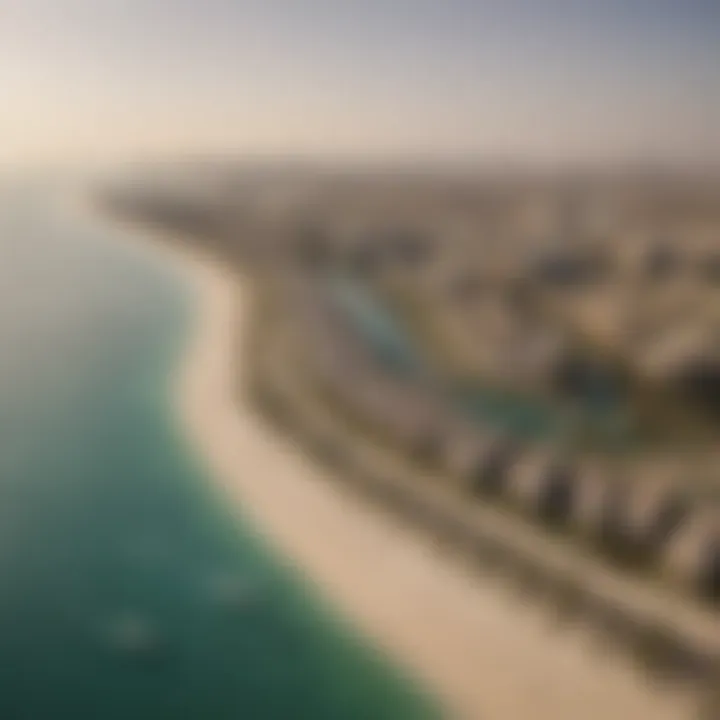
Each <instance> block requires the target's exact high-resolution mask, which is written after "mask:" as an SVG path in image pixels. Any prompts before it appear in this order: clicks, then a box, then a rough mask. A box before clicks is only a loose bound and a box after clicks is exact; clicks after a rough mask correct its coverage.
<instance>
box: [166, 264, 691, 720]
mask: <svg viewBox="0 0 720 720" xmlns="http://www.w3.org/2000/svg"><path fill="white" fill-rule="evenodd" d="M172 257H173V261H174V262H177V263H179V266H180V267H181V269H182V271H183V272H184V273H185V274H186V275H187V276H188V278H189V279H190V281H191V283H192V287H193V288H194V289H195V292H196V296H197V303H198V305H197V315H196V320H195V327H194V330H193V333H192V336H191V339H190V341H189V343H190V345H189V348H188V351H187V355H186V358H185V360H184V362H183V365H182V368H181V373H180V381H179V387H178V391H179V392H178V400H179V410H180V412H181V414H182V419H183V422H184V423H185V426H186V428H187V432H188V433H189V436H190V439H191V442H192V443H193V444H194V445H195V447H196V448H197V450H198V451H199V452H200V453H202V455H203V456H204V457H205V458H206V460H207V463H208V465H209V469H210V471H211V473H212V475H213V477H214V478H215V479H216V481H217V482H218V484H219V487H220V488H221V490H222V492H224V493H225V494H226V495H227V497H228V498H229V499H231V500H232V501H233V502H236V503H237V505H238V507H239V508H241V510H242V512H243V514H245V515H246V516H248V517H250V518H251V520H252V521H253V522H254V523H255V525H256V527H257V528H258V529H259V530H260V531H261V532H262V533H263V534H264V535H266V536H267V537H268V539H269V542H270V543H271V545H272V546H273V547H275V548H276V549H277V551H278V552H279V553H281V554H282V555H283V556H285V557H286V558H288V559H289V560H290V561H291V562H293V563H295V564H296V565H297V566H298V567H299V568H300V569H301V570H302V571H303V572H304V573H305V574H306V575H307V576H308V577H309V579H310V580H311V581H312V582H313V583H314V584H315V585H316V586H317V587H318V588H319V589H320V592H321V593H322V594H323V595H324V596H325V597H326V598H327V599H328V600H329V601H330V602H331V603H333V605H334V606H335V607H337V608H338V611H339V612H340V614H341V615H342V616H343V617H345V618H347V619H348V621H349V622H350V623H351V624H352V625H353V627H355V628H356V629H357V630H358V631H359V632H360V633H361V634H363V635H364V636H365V637H367V638H369V639H370V640H371V641H372V642H373V643H374V644H375V645H376V646H377V647H379V648H380V649H381V650H382V651H383V652H385V653H386V654H387V655H388V656H389V657H390V658H391V660H392V661H393V662H395V663H396V664H398V665H400V666H401V667H403V668H405V669H406V670H407V671H408V672H409V673H410V674H411V675H412V676H414V677H416V678H417V679H418V681H419V682H421V683H422V684H424V685H426V686H427V687H429V688H430V690H431V692H433V693H434V694H435V695H436V696H437V697H438V698H439V700H440V702H441V703H442V705H443V706H444V707H445V708H446V710H447V716H448V717H452V718H468V719H470V720H527V719H528V718H549V719H550V718H552V720H565V719H567V720H577V719H578V718H583V720H605V719H606V718H610V717H612V718H617V720H622V719H624V718H628V719H630V718H633V719H642V718H648V719H650V718H652V719H653V720H664V719H667V720H680V719H681V718H689V717H692V713H691V702H690V699H689V698H688V697H686V696H683V695H681V694H679V693H677V692H672V691H670V690H667V689H664V688H662V687H657V686H654V687H651V686H650V685H649V684H648V683H647V681H646V680H644V679H643V677H642V675H641V674H640V673H639V672H638V671H637V670H636V669H635V668H634V667H633V665H632V664H631V662H630V661H629V660H627V659H626V658H624V657H623V656H622V655H621V654H620V653H619V652H615V651H611V650H609V649H607V648H603V646H602V642H601V640H600V639H599V638H598V637H597V636H594V635H593V634H592V633H591V631H589V630H583V629H581V628H568V629H564V630H559V629H558V628H557V627H556V626H554V625H553V622H552V619H551V618H550V615H549V613H547V612H543V610H542V608H540V607H538V608H535V607H531V606H529V605H528V604H526V603H525V602H524V601H523V600H521V599H520V598H519V597H518V596H515V595H513V593H512V591H511V590H510V588H509V587H505V586H503V584H502V582H501V581H500V580H498V579H486V578H483V577H481V576H479V575H472V574H470V573H468V572H467V570H466V568H464V567H463V565H462V562H461V561H460V560H456V559H454V558H453V557H452V556H450V555H448V554H447V553H443V552H442V551H441V550H440V549H438V548H436V547H435V546H434V545H433V544H432V542H431V541H430V540H429V539H428V538H426V537H424V536H422V534H420V533H416V532H415V531H413V530H410V529H408V528H407V527H406V526H404V525H400V524H399V523H398V524H396V523H394V522H393V520H392V518H391V517H389V516H387V515H386V514H384V513H382V512H380V511H379V510H377V509H375V508H373V507H372V506H371V505H369V504H367V503H366V502H364V501H362V500H360V499H358V498H355V497H354V496H352V495H351V494H349V493H347V492H343V489H342V486H341V484H338V483H333V482H332V481H331V480H329V479H328V478H327V477H323V473H324V471H323V470H322V469H320V468H319V467H316V466H315V464H313V463H312V462H311V460H310V459H308V458H306V457H305V456H304V455H303V454H302V452H300V450H299V449H298V448H295V447H293V446H292V445H291V444H290V443H289V442H288V441H286V440H284V439H283V438H281V437H279V436H278V435H276V434H275V433H274V432H273V430H272V429H271V428H269V427H267V426H265V425H264V424H263V423H262V422H261V421H260V420H259V419H258V417H257V416H256V415H255V414H254V413H253V412H252V410H251V409H250V408H247V407H244V406H243V405H242V404H239V403H238V402H237V401H236V399H235V395H234V393H233V390H232V386H233V382H234V377H235V376H236V373H237V372H238V367H237V363H238V362H240V361H241V359H240V358H238V356H237V354H234V353H233V352H232V349H233V343H234V342H235V340H236V338H237V335H236V333H238V332H239V333H242V329H243V324H244V323H245V322H246V321H247V312H246V307H247V302H246V293H247V290H246V289H244V288H243V287H242V285H241V284H240V283H239V282H238V281H237V279H235V278H234V277H232V276H231V275H230V274H229V272H228V271H226V270H225V269H223V268H222V267H220V266H218V265H216V264H213V263H210V262H207V261H196V260H195V259H192V258H189V257H187V256H184V255H176V254H175V253H174V252H173V253H172Z"/></svg>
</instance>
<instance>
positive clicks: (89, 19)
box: [0, 0, 720, 165]
mask: <svg viewBox="0 0 720 720" xmlns="http://www.w3.org/2000/svg"><path fill="white" fill-rule="evenodd" d="M185 153H220V154H222V153H234V154H242V153H249V154H261V155H263V154H280V155H287V154H301V155H310V156H313V155H322V156H325V155H331V156H336V155H337V156H360V157H362V156H382V157H386V156H389V157H395V156H397V157H405V156H411V157H414V156H423V157H431V158H433V157H440V158H459V159H463V158H468V157H473V158H475V157H477V158H495V159H503V158H510V159H517V160H519V161H523V162H524V161H527V162H539V163H543V162H575V161H579V162H587V161H589V162H614V161H617V160H622V161H627V160H630V161H641V162H642V161H648V160H653V161H661V162H678V163H699V162H705V163H718V164H720V1H719V0H603V1H602V2H600V1H599V0H0V164H5V165H12V164H23V163H43V162H62V161H65V160H68V161H88V162H94V161H98V162H100V161H106V160H114V159H128V158H140V157H145V156H172V155H175V154H185Z"/></svg>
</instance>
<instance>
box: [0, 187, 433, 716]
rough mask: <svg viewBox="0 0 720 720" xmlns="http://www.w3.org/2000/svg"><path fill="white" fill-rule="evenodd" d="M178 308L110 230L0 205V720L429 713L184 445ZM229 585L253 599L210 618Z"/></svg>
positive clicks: (182, 316)
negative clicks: (173, 380)
mask: <svg viewBox="0 0 720 720" xmlns="http://www.w3.org/2000/svg"><path fill="white" fill-rule="evenodd" d="M190 312H191V300H190V297H189V296H188V295H187V291H186V289H185V288H184V287H183V286H182V284H181V283H180V282H179V281H178V280H177V278H174V277H172V276H171V275H170V274H168V272H167V271H163V270H161V269H160V268H158V267H155V266H154V265H153V264H152V263H151V262H149V261H148V260H147V258H146V257H144V256H143V254H142V251H141V250H138V249H136V248H133V247H132V246H131V245H130V244H128V243H126V242H124V239H123V237H122V234H121V233H120V231H119V230H114V231H112V232H111V231H110V229H109V228H102V227H101V226H100V225H93V224H90V223H85V222H81V221H79V220H77V219H74V220H72V219H70V218H65V219H62V218H61V217H59V216H58V215H57V214H56V213H54V212H53V211H52V209H51V204H50V203H49V201H48V194H47V192H46V191H44V190H43V191H40V190H37V189H35V190H32V191H31V190H29V189H27V188H25V189H23V190H22V191H20V190H16V191H11V190H7V189H6V190H5V191H3V193H2V195H0V718H2V720H16V719H17V720H25V719H27V720H46V719H47V720H65V719H66V718H67V719H68V720H69V719H73V720H85V719H88V720H90V719H92V720H96V719H97V720H112V719H113V718H118V719H120V718H123V719H126V718H134V719H135V720H142V719H144V718H148V719H150V718H153V720H160V719H163V718H173V719H174V718H178V719H184V718H188V719H190V718H193V719H195V718H197V719H206V718H207V719H214V720H223V719H225V718H234V719H238V718H243V719H245V718H248V719H250V720H254V719H255V718H257V719H258V720H263V719H264V718H268V719H273V720H274V719H275V718H277V719H283V720H284V719H286V718H300V719H303V718H308V719H312V720H315V719H317V720H324V719H328V720H335V719H338V720H346V719H347V720H353V719H357V720H365V719H367V720H376V719H382V718H388V720H396V719H399V720H402V719H403V718H412V719H413V720H414V719H415V718H431V717H437V716H438V713H437V712H436V711H435V710H434V709H433V707H432V705H431V703H430V702H429V701H428V700H427V699H426V698H425V697H422V696H421V695H420V694H419V693H418V692H417V690H416V689H415V688H414V687H413V686H412V685H411V684H410V683H409V682H408V681H407V680H406V679H405V678H403V677H400V676H399V674H398V673H397V672H396V671H395V670H393V669H391V668H390V667H389V666H388V665H387V664H385V663H384V662H383V660H382V659H381V658H380V657H378V656H377V655H376V654H375V653H374V652H373V651H372V650H371V649H369V648H368V647H366V646H365V645H364V644H363V643H362V642H360V641H358V640H356V639H355V638H354V637H353V636H352V635H351V633H350V632H349V631H348V630H347V629H346V628H345V626H343V624H342V623H341V622H340V621H339V620H337V619H335V616H334V615H333V613H332V612H331V611H330V610H329V609H328V608H327V607H325V606H324V605H323V604H322V601H321V600H320V599H319V598H318V597H317V595H316V593H315V592H314V591H313V590H312V589H310V588H309V587H307V586H306V585H305V584H304V583H303V582H302V578H301V577H300V576H299V575H297V574H296V573H295V572H294V571H293V570H292V568H291V567H289V566H287V565H286V564H284V563H282V562H280V561H279V560H278V559H277V558H274V557H272V556H271V555H270V553H269V552H268V551H267V550H266V549H265V547H264V545H263V543H262V541H261V539H260V538H259V537H258V536H257V534H256V533H254V532H253V530H252V528H250V527H249V526H248V525H247V524H246V523H245V522H243V521H242V520H241V519H238V518H237V517H236V516H235V515H234V514H233V515H231V514H230V513H229V511H228V510H226V509H225V506H224V505H223V503H222V500H221V499H220V498H219V497H217V496H216V495H215V494H214V490H213V486H212V483H211V482H208V481H207V478H206V477H205V475H204V473H203V469H202V465H201V461H200V460H199V459H197V458H195V457H194V456H193V455H192V454H191V452H190V451H189V450H188V448H187V447H186V446H185V445H184V444H183V442H182V439H181V435H180V432H179V430H178V428H177V427H176V425H175V422H174V420H173V417H172V414H171V412H170V407H171V405H170V393H171V385H170V383H169V380H168V379H169V377H170V375H171V372H172V370H173V368H174V367H175V366H176V364H177V362H178V359H179V357H180V355H181V352H182V348H183V344H184V342H185V340H186V335H187V329H188V319H189V316H190ZM228 579H229V580H231V581H232V583H235V586H236V587H237V586H239V587H246V588H248V587H249V588H251V589H252V592H251V593H250V594H249V596H248V597H249V598H250V599H249V600H248V601H246V602H240V603H238V604H233V603H224V602H221V600H222V597H221V596H218V595H217V593H215V592H214V591H213V587H215V586H216V585H217V583H218V581H219V580H222V581H223V582H227V581H228ZM408 602H412V598H408ZM127 616H129V617H130V618H133V620H132V621H131V623H130V624H132V623H135V625H136V626H137V625H138V624H140V625H141V626H142V627H143V628H144V629H145V630H144V632H145V637H146V639H147V638H148V637H149V638H150V640H148V641H147V642H146V643H145V644H144V645H143V643H142V642H141V643H140V646H139V650H138V651H137V652H135V653H133V652H132V651H131V649H124V646H123V642H130V641H129V640H128V638H127V637H126V636H123V635H122V634H121V635H120V636H118V634H117V627H118V623H121V622H122V620H121V618H123V617H127ZM130 634H132V633H130ZM118 637H119V638H120V639H119V640H118ZM123 638H124V639H123Z"/></svg>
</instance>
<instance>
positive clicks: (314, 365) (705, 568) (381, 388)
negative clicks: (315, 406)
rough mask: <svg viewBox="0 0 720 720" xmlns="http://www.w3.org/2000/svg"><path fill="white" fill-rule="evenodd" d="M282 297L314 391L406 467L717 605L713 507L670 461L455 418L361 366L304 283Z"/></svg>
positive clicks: (344, 330) (332, 310)
mask: <svg viewBox="0 0 720 720" xmlns="http://www.w3.org/2000/svg"><path fill="white" fill-rule="evenodd" d="M299 287H302V288H303V290H302V291H301V292H300V291H297V288H296V292H295V293H294V295H293V296H292V299H291V300H288V302H290V303H291V306H290V307H291V308H292V310H291V311H290V310H288V312H292V314H293V317H294V318H295V320H296V327H297V329H298V334H297V343H296V346H297V348H298V351H299V353H300V357H301V358H302V362H303V366H304V368H305V371H306V372H307V373H308V376H310V377H312V378H313V382H314V384H316V386H318V387H322V388H323V390H324V391H326V392H327V393H328V394H329V395H331V396H332V397H333V398H334V399H335V400H336V401H339V402H340V403H341V405H342V406H343V409H344V410H346V411H348V412H350V413H351V414H352V415H353V416H354V417H355V418H358V419H360V420H361V421H362V422H363V423H364V424H365V425H367V426H369V427H372V428H373V429H374V430H375V431H377V432H378V433H380V434H381V435H382V436H383V437H384V438H386V439H389V440H391V441H392V442H393V443H394V444H395V445H396V446H397V447H400V448H402V449H403V451H405V452H407V453H408V454H410V455H412V456H414V457H415V458H416V460H418V461H420V462H422V463H426V462H428V461H430V462H433V463H435V464H437V466H438V467H440V468H441V469H442V472H443V474H444V475H446V476H447V478H448V481H450V482H452V483H453V484H455V485H456V486H459V487H462V488H463V489H464V490H465V491H466V492H468V493H470V494H472V495H473V496H475V497H477V498H478V499H482V500H488V501H489V500H492V501H494V502H501V503H503V504H505V505H507V506H508V507H511V508H514V509H515V510H516V511H517V512H518V513H521V514H523V515H525V516H527V517H528V519H530V520H534V521H538V522H541V523H543V524H544V525H547V526H548V527H555V528H556V529H562V530H564V531H566V532H567V533H568V538H574V539H573V540H571V541H572V542H584V543H586V544H587V545H588V546H590V547H593V548H595V549H597V550H599V551H600V553H601V554H603V555H604V556H606V557H607V558H608V559H610V560H612V561H614V562H616V563H620V564H623V565H627V566H629V567H630V568H632V569H634V570H638V571H641V572H646V573H648V574H660V575H661V576H663V577H664V578H665V579H667V580H670V581H671V583H674V584H675V585H676V586H678V587H680V588H683V589H684V590H685V591H686V592H689V594H691V595H695V596H697V597H701V598H703V599H705V600H709V601H718V600H720V504H717V503H713V502H712V501H710V500H703V501H700V500H698V499H697V498H695V497H693V496H692V494H691V493H690V492H689V490H688V488H689V483H690V480H691V477H690V475H691V474H692V472H694V470H693V469H691V468H689V467H688V466H687V463H683V462H682V461H681V460H679V459H675V460H673V458H666V457H665V456H663V457H658V458H657V459H655V460H644V461H637V462H634V463H628V462H621V461H618V462H615V463H613V461H612V460H610V459H600V458H597V457H592V458H590V457H584V456H581V455H578V454H577V453H575V452H573V451H572V449H569V448H562V447H558V446H550V445H541V444H533V445H526V444H525V443H520V442H518V441H517V439H516V438H513V437H511V436H508V435H503V434H502V433H500V432H499V431H498V430H497V429H494V428H490V427H487V426H479V425H478V424H477V423H469V422H468V421H467V420H463V419H461V418H460V417H458V416H457V415H456V413H455V412H453V411H452V410H451V409H450V408H449V407H448V406H447V405H446V404H445V403H444V402H443V401H442V400H441V399H440V397H439V396H438V395H437V394H435V393H434V392H433V391H432V389H431V388H429V387H427V385H424V384H422V383H417V382H414V381H413V379H412V378H408V377H406V376H403V375H394V374H392V373H390V372H388V371H387V369H386V368H385V367H383V366H382V364H380V363H378V362H377V361H376V360H375V358H374V357H373V354H372V352H371V351H370V350H369V349H368V348H367V347H365V346H364V344H363V343H362V342H361V340H360V339H359V338H358V337H357V336H356V334H355V333H354V332H353V329H352V327H351V326H350V325H349V323H348V322H347V320H346V318H344V317H343V315H342V313H341V312H340V311H339V310H338V308H337V307H336V306H334V305H333V304H332V302H331V301H330V300H329V299H328V298H327V297H326V296H325V295H324V294H323V293H322V291H321V290H319V289H318V287H317V285H314V284H312V283H306V284H302V283H300V284H299V285H298V288H299Z"/></svg>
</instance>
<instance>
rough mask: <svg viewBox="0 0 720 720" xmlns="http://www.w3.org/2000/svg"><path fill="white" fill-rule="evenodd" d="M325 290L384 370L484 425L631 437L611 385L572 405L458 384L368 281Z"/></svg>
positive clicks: (521, 432) (542, 433)
mask: <svg viewBox="0 0 720 720" xmlns="http://www.w3.org/2000/svg"><path fill="white" fill-rule="evenodd" d="M328 289H329V292H330V294H331V296H332V298H333V300H334V301H335V302H336V303H337V304H338V306H339V307H340V308H341V310H342V311H343V312H344V313H345V314H346V316H347V317H348V318H349V319H350V321H351V322H352V324H353V326H354V327H355V328H356V329H357V331H358V332H359V334H360V335H361V336H362V337H363V338H364V339H365V342H366V343H367V344H368V345H369V346H370V347H371V348H372V349H373V351H374V353H375V356H376V357H377V358H378V360H379V361H380V362H382V363H383V364H384V365H385V367H386V368H387V369H388V370H390V371H392V372H399V373H401V374H403V375H406V376H408V377H414V378H415V379H416V380H418V381H419V382H421V383H424V384H425V385H427V386H430V387H432V388H434V389H435V391H437V392H438V393H439V394H440V396H442V397H444V398H446V400H447V402H448V403H449V404H450V405H451V406H452V407H454V408H456V409H457V410H458V412H460V413H462V414H463V415H464V416H466V417H467V418H469V419H470V420H471V421H472V422H477V423H478V424H479V425H481V426H482V427H493V428H495V429H497V430H499V431H502V432H506V433H509V434H512V435H514V436H517V437H519V438H525V439H535V440H537V439H548V438H550V439H559V438H564V437H566V438H571V439H574V438H575V437H577V435H578V429H579V428H580V429H582V430H583V432H587V433H591V434H592V435H591V436H592V437H593V438H594V439H595V440H596V442H602V443H603V447H607V448H608V449H611V448H623V447H625V446H626V444H627V443H629V442H632V441H633V439H634V437H633V431H632V429H631V428H628V427H626V426H625V425H624V424H623V422H622V421H623V419H624V417H623V415H622V413H621V412H620V411H621V410H622V403H621V401H620V400H619V399H618V397H616V395H615V394H614V393H613V392H611V390H612V388H608V387H605V386H603V385H598V386H593V387H588V388H587V395H586V397H584V398H583V400H582V402H581V403H575V404H574V405H572V406H571V405H570V404H564V403H561V402H552V401H550V400H548V399H543V398H540V397H533V396H529V395H522V394H520V393H511V392H508V391H507V390H505V389H501V388H498V387H494V386H492V385H489V384H488V385H480V384H479V383H476V384H473V385H470V386H467V385H465V386H461V387H458V386H457V385H456V384H454V383H453V382H452V381H451V379H450V378H447V377H445V376H443V374H442V373H441V372H439V371H437V369H435V368H433V367H431V366H430V364H429V363H428V362H427V360H426V358H425V354H426V353H425V351H424V349H423V348H422V346H421V343H419V342H416V338H414V337H413V336H412V334H411V333H410V332H408V331H407V329H406V327H405V326H404V324H403V322H402V319H400V318H398V317H396V316H395V314H394V313H393V311H392V310H391V309H389V308H388V307H387V306H386V305H385V304H384V303H383V302H382V300H381V299H379V298H377V297H376V296H375V295H374V294H373V292H372V290H371V289H370V288H369V287H368V286H366V285H363V284H362V283H359V282H356V281H353V280H350V279H348V278H344V277H340V278H335V279H333V280H332V281H331V282H330V284H329V288H328Z"/></svg>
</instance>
